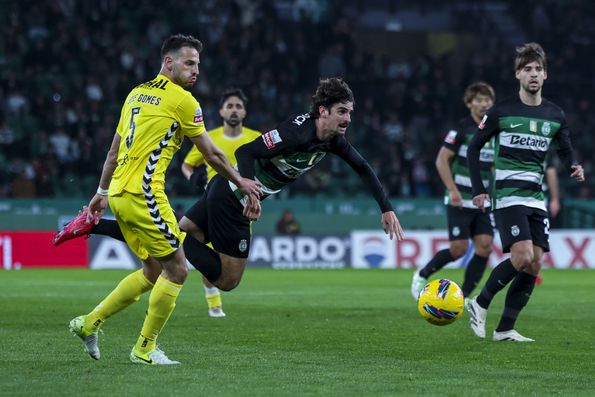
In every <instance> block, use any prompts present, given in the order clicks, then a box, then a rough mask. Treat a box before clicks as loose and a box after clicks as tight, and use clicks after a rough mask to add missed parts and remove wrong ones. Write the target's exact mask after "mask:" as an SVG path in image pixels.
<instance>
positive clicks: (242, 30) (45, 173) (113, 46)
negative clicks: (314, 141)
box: [0, 0, 595, 197]
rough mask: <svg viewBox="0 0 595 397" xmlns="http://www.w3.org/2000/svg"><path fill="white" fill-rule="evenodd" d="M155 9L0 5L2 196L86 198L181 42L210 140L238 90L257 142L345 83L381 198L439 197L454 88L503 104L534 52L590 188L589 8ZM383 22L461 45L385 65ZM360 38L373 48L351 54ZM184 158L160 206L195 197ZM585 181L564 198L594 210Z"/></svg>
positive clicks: (246, 4)
mask: <svg viewBox="0 0 595 397" xmlns="http://www.w3.org/2000/svg"><path fill="white" fill-rule="evenodd" d="M156 4H157V3H154V2H152V1H148V0H145V1H143V0H136V1H125V0H123V1H116V0H97V1H94V2H90V3H88V2H85V1H82V0H81V1H77V0H38V1H16V0H15V1H8V2H6V1H2V2H0V31H1V38H0V65H1V68H0V148H1V150H0V197H64V196H82V197H87V196H89V195H90V194H92V193H93V192H94V190H95V188H96V185H97V181H98V178H99V173H100V170H101V167H102V164H103V160H104V158H105V154H106V152H107V149H108V148H109V145H110V143H111V139H112V136H113V133H114V128H115V126H116V124H117V120H118V117H119V111H120V107H121V103H122V101H123V99H124V98H125V96H126V94H127V93H128V91H129V90H130V89H131V87H133V86H134V85H136V84H138V83H140V82H143V81H146V80H148V79H151V78H152V77H154V76H155V75H156V74H157V72H158V71H159V47H160V45H161V42H162V40H163V39H164V38H165V37H167V36H168V35H169V34H171V33H178V32H181V33H186V34H193V35H194V36H196V37H198V38H199V39H200V40H201V41H203V44H204V45H205V49H204V51H203V52H202V54H201V62H202V63H201V70H200V72H201V75H200V77H199V82H198V84H197V85H196V87H195V88H194V92H193V93H194V94H195V96H196V97H197V99H198V100H199V101H200V102H201V104H202V106H203V111H204V113H205V121H206V124H207V127H208V128H214V127H216V126H218V125H219V124H220V122H221V121H220V119H219V116H218V114H217V110H218V109H217V108H218V96H219V94H220V93H221V91H222V90H223V89H225V88H227V87H230V86H238V87H241V88H243V89H244V90H245V92H246V94H247V95H248V98H249V103H248V112H249V113H248V118H247V120H246V121H245V125H247V126H249V127H251V128H255V129H259V130H260V131H267V130H269V129H272V128H273V127H274V126H275V124H276V123H277V122H279V121H281V120H283V119H285V118H287V117H289V116H291V115H293V114H295V113H298V112H302V111H305V110H306V109H307V106H308V102H309V98H310V95H311V93H312V91H313V90H314V88H315V87H316V85H317V82H318V79H319V78H321V77H327V76H342V77H344V78H345V79H346V80H347V81H348V83H349V84H350V85H351V87H352V89H353V91H354V93H355V97H356V109H355V112H354V115H353V123H352V126H351V127H350V129H349V130H348V134H349V138H350V140H351V141H352V142H353V143H354V145H355V146H356V147H357V148H358V149H359V150H360V151H361V152H362V153H363V154H364V156H365V157H366V158H367V159H368V160H369V161H370V163H371V164H372V166H373V167H374V168H375V169H376V170H377V172H378V175H379V177H380V179H381V181H382V182H383V184H384V185H385V187H386V188H387V189H388V191H389V193H390V195H391V196H392V197H413V196H439V195H441V194H442V191H443V187H442V184H441V183H440V180H439V179H438V175H437V173H436V172H435V168H434V159H435V156H436V153H437V152H438V149H439V147H440V145H441V141H442V138H443V136H444V135H445V133H446V132H447V131H448V129H450V128H451V127H452V126H454V125H455V123H456V121H457V120H458V119H459V118H460V117H463V116H465V115H466V114H467V110H466V108H465V107H464V105H463V103H462V101H461V97H462V93H463V90H464V88H465V86H466V85H467V84H469V83H471V82H473V81H476V80H485V81H487V82H489V83H490V84H492V85H493V86H494V88H495V89H496V93H497V96H498V97H499V98H503V97H505V96H508V95H511V94H514V93H516V91H517V89H518V85H517V82H516V80H515V79H514V74H513V70H512V69H513V59H514V55H515V52H514V47H515V46H516V45H519V44H522V43H523V42H524V41H538V42H540V43H541V44H542V45H543V46H544V48H545V50H546V52H547V53H548V56H549V65H548V66H549V71H550V76H549V79H548V81H547V82H546V85H545V88H544V95H545V97H547V98H549V99H551V100H553V101H554V102H556V103H558V104H559V105H560V106H561V107H563V108H564V109H565V110H566V113H567V117H568V120H569V124H570V126H571V128H572V130H573V133H574V135H573V140H574V142H575V147H576V148H577V151H578V153H579V156H580V160H581V161H582V162H583V164H584V166H585V170H586V172H587V175H589V174H591V172H592V169H593V153H594V151H595V142H594V140H595V138H594V134H593V133H592V131H593V129H594V127H595V112H594V109H593V107H594V106H595V102H594V100H595V98H594V94H593V88H594V86H595V80H594V77H593V72H592V71H593V70H595V65H594V63H595V57H593V56H592V54H591V53H590V48H591V47H592V45H593V43H592V40H593V38H594V37H595V32H594V30H595V12H594V9H593V8H594V6H593V4H592V3H591V2H587V1H584V2H583V1H574V0H570V1H565V2H555V1H532V0H531V1H524V2H512V1H511V2H507V1H493V2H489V1H481V2H464V1H453V2H440V1H398V2H394V1H372V2H369V1H368V2H366V1H363V0H362V1H360V0H343V1H333V0H319V1H315V0H280V1H275V2H271V1H265V0H218V1H215V0H204V1H192V0H176V1H171V2H168V3H167V4H162V5H159V6H157V5H156ZM393 15H401V16H402V18H405V17H407V16H409V17H410V19H409V21H418V22H419V23H418V25H417V26H414V27H412V28H411V30H413V31H416V33H417V34H418V35H419V34H422V35H423V34H424V32H423V30H424V29H425V27H424V23H423V21H424V20H425V21H428V20H429V21H432V18H434V19H435V21H436V24H438V25H440V23H441V24H442V25H440V28H439V29H440V30H441V31H442V32H448V33H450V34H451V36H450V37H451V38H454V40H455V41H456V42H457V43H458V44H457V45H456V46H455V47H452V46H451V47H449V48H454V49H452V50H449V51H440V50H438V51H433V52H429V51H428V52H425V53H424V52H421V53H420V52H417V53H416V52H415V51H411V50H408V51H403V53H400V52H399V51H393V52H387V51H382V46H383V44H384V45H386V44H390V41H391V40H397V44H398V43H399V41H398V40H401V42H402V43H405V41H406V40H407V39H406V38H405V39H403V38H402V36H398V33H397V32H402V31H403V30H406V29H407V26H404V27H403V26H400V25H399V23H397V22H394V21H393V22H392V23H391V16H393ZM446 15H448V17H446ZM426 17H427V18H426ZM505 21H506V23H505ZM409 23H410V24H411V23H413V22H409ZM426 23H430V24H431V23H432V22H426ZM371 33H374V34H375V36H373V37H376V41H377V43H376V44H377V45H375V46H368V45H365V42H364V41H362V40H360V39H359V37H360V35H361V36H364V35H366V34H368V35H369V34H371ZM427 34H430V33H427ZM399 37H401V38H400V39H399ZM378 38H379V39H378ZM403 40H405V41H403ZM378 42H380V43H378ZM383 42H384V43H383ZM186 150H188V147H185V150H183V151H182V152H183V153H182V154H184V153H185V151H186ZM181 159H182V156H181V155H178V156H177V158H176V159H174V164H173V167H170V174H169V175H168V179H169V182H168V191H169V194H170V195H171V196H176V195H178V196H180V195H189V194H192V193H193V192H194V190H193V187H192V186H189V185H188V183H187V182H186V181H185V180H183V177H182V175H181V173H180V172H179V164H180V162H181ZM590 179H591V182H590V183H587V184H585V185H584V186H582V187H577V186H575V185H571V189H573V192H572V194H573V195H577V196H579V197H593V196H594V192H595V189H594V185H593V182H592V181H593V178H590ZM563 180H564V179H563ZM361 191H362V187H361V185H360V182H359V179H358V178H357V176H356V175H354V173H353V172H352V171H351V170H349V169H347V168H346V167H345V166H344V165H343V164H342V163H341V162H340V161H336V160H335V159H330V160H326V161H325V162H323V165H322V166H321V167H319V169H317V170H315V171H313V172H311V173H310V174H308V175H307V176H306V177H304V178H302V180H300V181H299V182H296V183H295V184H294V185H293V186H292V187H291V188H290V189H289V190H288V192H287V194H289V195H301V194H305V195H311V194H321V193H322V194H329V195H339V194H346V195H349V196H350V197H352V196H357V195H358V194H359V193H360V192H361Z"/></svg>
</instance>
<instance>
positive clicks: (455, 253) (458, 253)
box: [450, 244, 467, 259]
mask: <svg viewBox="0 0 595 397" xmlns="http://www.w3.org/2000/svg"><path fill="white" fill-rule="evenodd" d="M466 252H467V244H452V245H451V246H450V255H451V256H452V257H453V258H454V259H459V258H460V257H462V256H463V255H465V253H466Z"/></svg>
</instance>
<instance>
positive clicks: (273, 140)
mask: <svg viewBox="0 0 595 397" xmlns="http://www.w3.org/2000/svg"><path fill="white" fill-rule="evenodd" d="M262 140H263V141H264V144H265V145H266V147H267V148H269V149H272V148H274V147H275V145H276V144H277V143H279V142H281V141H282V139H281V135H279V131H277V130H271V131H269V132H267V133H266V134H263V135H262Z"/></svg>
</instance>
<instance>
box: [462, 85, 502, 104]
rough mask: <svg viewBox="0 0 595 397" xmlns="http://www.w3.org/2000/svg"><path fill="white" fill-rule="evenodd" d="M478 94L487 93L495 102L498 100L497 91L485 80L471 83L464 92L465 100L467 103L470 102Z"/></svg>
mask: <svg viewBox="0 0 595 397" xmlns="http://www.w3.org/2000/svg"><path fill="white" fill-rule="evenodd" d="M477 95H485V96H487V97H488V98H490V99H491V100H492V102H494V101H495V100H496V93H495V92H494V89H493V88H492V86H491V85H489V84H488V83H486V82H484V81H477V82H475V83H473V84H470V85H469V86H468V87H467V88H466V89H465V93H464V94H463V102H465V105H467V104H469V103H470V102H471V101H473V98H475V97H476V96H477Z"/></svg>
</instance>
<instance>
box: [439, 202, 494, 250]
mask: <svg viewBox="0 0 595 397" xmlns="http://www.w3.org/2000/svg"><path fill="white" fill-rule="evenodd" d="M491 218H492V215H491V212H490V211H488V210H486V212H481V210H478V209H477V210H476V209H471V208H463V207H453V206H452V205H447V206H446V220H447V222H448V240H449V241H453V240H467V239H469V238H471V237H475V236H477V235H480V234H487V235H489V236H492V237H493V236H494V224H493V222H492V219H491Z"/></svg>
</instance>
